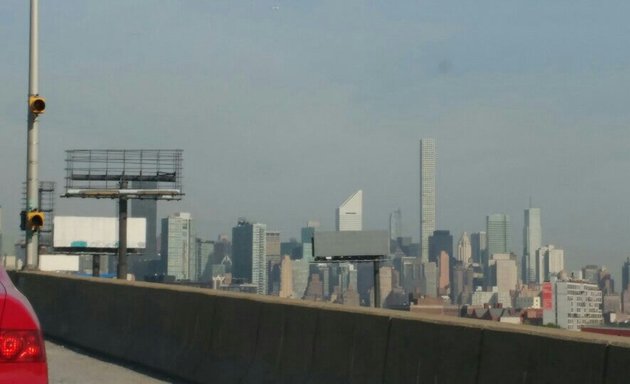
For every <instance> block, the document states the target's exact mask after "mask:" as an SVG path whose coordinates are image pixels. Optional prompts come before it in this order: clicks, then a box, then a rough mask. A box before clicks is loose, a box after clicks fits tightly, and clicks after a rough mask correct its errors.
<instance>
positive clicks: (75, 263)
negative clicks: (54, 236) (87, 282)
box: [39, 254, 79, 272]
mask: <svg viewBox="0 0 630 384" xmlns="http://www.w3.org/2000/svg"><path fill="white" fill-rule="evenodd" d="M39 270H40V271H53V272H54V271H70V272H78V271H79V256H78V255H59V254H55V255H39Z"/></svg>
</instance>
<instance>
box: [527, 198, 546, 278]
mask: <svg viewBox="0 0 630 384" xmlns="http://www.w3.org/2000/svg"><path fill="white" fill-rule="evenodd" d="M541 245H542V227H541V225H540V208H528V209H526V210H525V223H524V226H523V268H522V272H523V273H522V279H523V282H530V283H533V282H536V250H537V249H538V248H540V246H541Z"/></svg>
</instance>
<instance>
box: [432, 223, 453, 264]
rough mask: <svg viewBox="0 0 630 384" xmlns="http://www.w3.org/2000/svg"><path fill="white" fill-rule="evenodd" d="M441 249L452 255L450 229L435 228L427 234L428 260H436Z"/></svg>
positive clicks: (451, 256)
mask: <svg viewBox="0 0 630 384" xmlns="http://www.w3.org/2000/svg"><path fill="white" fill-rule="evenodd" d="M442 251H444V252H446V253H447V254H448V256H449V257H450V258H454V257H453V235H451V232H450V231H446V230H437V231H433V233H432V234H431V236H429V261H433V262H435V263H437V262H438V259H439V258H440V254H441V253H442Z"/></svg>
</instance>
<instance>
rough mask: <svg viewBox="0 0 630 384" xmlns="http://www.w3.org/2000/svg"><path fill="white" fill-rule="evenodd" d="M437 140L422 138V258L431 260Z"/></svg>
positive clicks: (422, 259)
mask: <svg viewBox="0 0 630 384" xmlns="http://www.w3.org/2000/svg"><path fill="white" fill-rule="evenodd" d="M435 163H436V153H435V141H434V140H433V139H422V140H420V260H421V261H422V262H426V261H428V260H429V236H431V235H432V234H433V231H435V226H436V225H435Z"/></svg>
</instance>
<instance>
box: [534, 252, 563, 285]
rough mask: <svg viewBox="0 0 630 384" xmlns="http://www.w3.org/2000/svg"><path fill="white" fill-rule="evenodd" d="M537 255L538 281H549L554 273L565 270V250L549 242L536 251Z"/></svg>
mask: <svg viewBox="0 0 630 384" xmlns="http://www.w3.org/2000/svg"><path fill="white" fill-rule="evenodd" d="M534 253H535V255H536V281H537V282H538V283H542V282H544V281H549V280H550V278H551V276H552V275H556V274H558V272H560V271H562V270H564V250H562V249H559V248H556V247H555V246H553V245H551V244H549V245H545V246H544V247H540V248H538V249H537V250H536V252H534Z"/></svg>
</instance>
